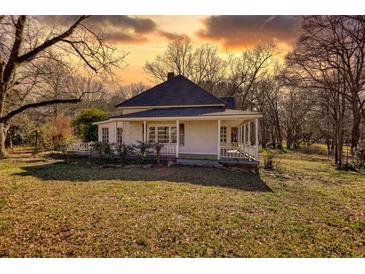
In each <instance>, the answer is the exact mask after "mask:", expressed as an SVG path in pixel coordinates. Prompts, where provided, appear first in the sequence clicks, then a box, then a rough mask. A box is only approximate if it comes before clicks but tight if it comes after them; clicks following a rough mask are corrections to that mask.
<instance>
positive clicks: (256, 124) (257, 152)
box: [255, 118, 259, 159]
mask: <svg viewBox="0 0 365 274" xmlns="http://www.w3.org/2000/svg"><path fill="white" fill-rule="evenodd" d="M255 147H256V159H258V157H259V118H256V119H255Z"/></svg>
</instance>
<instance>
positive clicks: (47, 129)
mask: <svg viewBox="0 0 365 274" xmlns="http://www.w3.org/2000/svg"><path fill="white" fill-rule="evenodd" d="M73 139H74V135H73V128H72V126H71V121H70V119H69V118H68V117H67V116H64V115H63V114H59V115H57V116H55V117H54V118H52V119H51V120H50V121H49V122H48V123H46V124H45V125H44V126H43V127H42V128H41V129H40V142H41V145H42V146H43V147H44V148H46V149H54V150H62V151H65V150H66V149H67V146H68V144H70V142H71V141H72V140H73Z"/></svg>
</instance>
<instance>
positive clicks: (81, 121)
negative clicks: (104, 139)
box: [73, 108, 108, 142]
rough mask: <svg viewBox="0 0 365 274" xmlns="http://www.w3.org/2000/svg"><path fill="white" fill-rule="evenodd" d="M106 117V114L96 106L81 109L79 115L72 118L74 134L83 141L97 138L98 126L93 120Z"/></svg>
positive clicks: (96, 120) (100, 119)
mask: <svg viewBox="0 0 365 274" xmlns="http://www.w3.org/2000/svg"><path fill="white" fill-rule="evenodd" d="M106 119H108V114H107V113H106V112H105V111H103V110H101V109H97V108H87V109H83V110H81V113H80V115H79V116H78V117H77V118H76V119H75V120H74V122H73V125H74V127H75V131H76V134H77V135H78V136H79V137H81V139H82V140H83V141H85V142H91V141H97V140H98V126H97V125H93V123H94V122H98V121H102V120H106Z"/></svg>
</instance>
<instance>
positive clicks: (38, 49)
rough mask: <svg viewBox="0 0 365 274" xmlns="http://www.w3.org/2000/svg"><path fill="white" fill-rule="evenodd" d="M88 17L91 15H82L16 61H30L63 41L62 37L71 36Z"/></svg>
mask: <svg viewBox="0 0 365 274" xmlns="http://www.w3.org/2000/svg"><path fill="white" fill-rule="evenodd" d="M88 17H89V16H86V15H82V16H80V18H79V19H78V20H77V21H76V22H75V23H74V24H73V25H72V26H71V27H69V28H68V30H66V31H65V32H64V33H62V34H60V35H57V36H55V37H53V38H52V39H50V40H46V41H45V42H43V44H41V45H39V46H38V47H36V48H34V49H32V50H31V51H29V52H27V53H25V54H23V55H21V56H19V57H18V58H17V60H16V62H17V63H18V64H19V63H23V62H26V61H29V60H31V59H33V58H34V57H35V56H36V55H37V54H38V53H40V52H41V51H43V50H45V49H47V48H49V47H50V46H53V45H54V44H56V43H57V42H60V41H62V39H65V38H66V37H68V36H70V35H71V34H72V33H73V32H74V30H75V29H76V27H77V26H78V25H80V23H81V22H82V21H83V20H85V19H87V18H88Z"/></svg>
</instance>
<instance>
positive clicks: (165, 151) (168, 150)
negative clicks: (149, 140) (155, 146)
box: [161, 144, 176, 155]
mask: <svg viewBox="0 0 365 274" xmlns="http://www.w3.org/2000/svg"><path fill="white" fill-rule="evenodd" d="M175 154H176V144H164V145H163V147H162V149H161V155H175Z"/></svg>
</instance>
